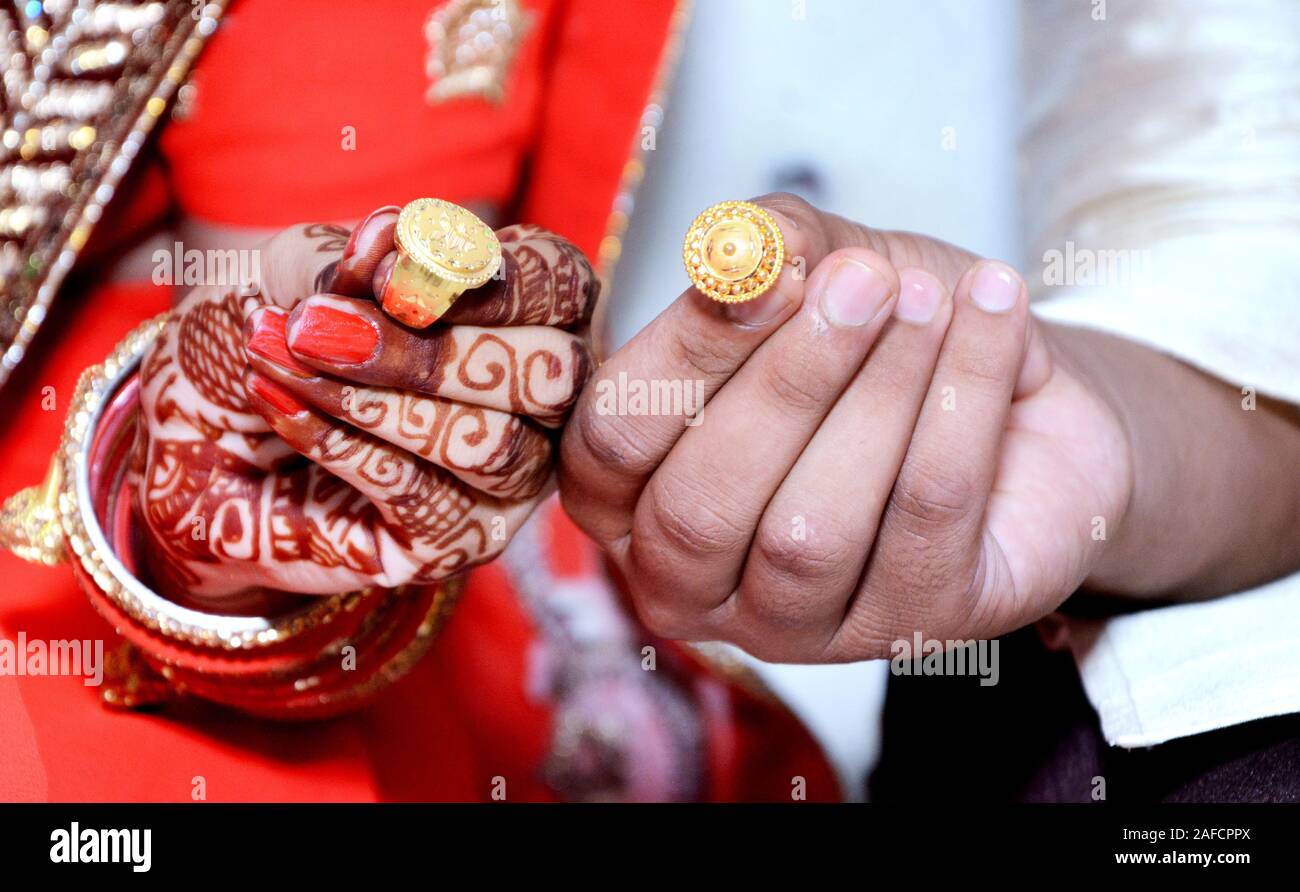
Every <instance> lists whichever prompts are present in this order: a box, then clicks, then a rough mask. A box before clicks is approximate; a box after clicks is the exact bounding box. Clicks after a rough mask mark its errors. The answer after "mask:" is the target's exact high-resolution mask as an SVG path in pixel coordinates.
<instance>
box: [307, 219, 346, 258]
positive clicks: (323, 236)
mask: <svg viewBox="0 0 1300 892" xmlns="http://www.w3.org/2000/svg"><path fill="white" fill-rule="evenodd" d="M302 233H303V235H305V236H307V238H310V239H320V240H321V241H320V243H319V244H317V245H316V252H317V253H318V254H337V253H341V252H342V251H343V249H344V248H346V247H347V244H348V238H350V237H351V235H352V232H351V230H349V229H348V228H347V227H345V226H339V225H338V224H337V223H310V224H308V225H307V226H304V227H303V230H302Z"/></svg>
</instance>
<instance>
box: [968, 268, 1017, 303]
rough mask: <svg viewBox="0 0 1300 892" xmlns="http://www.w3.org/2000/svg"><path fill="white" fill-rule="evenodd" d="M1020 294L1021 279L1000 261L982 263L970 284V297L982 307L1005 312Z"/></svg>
mask: <svg viewBox="0 0 1300 892" xmlns="http://www.w3.org/2000/svg"><path fill="white" fill-rule="evenodd" d="M1019 296H1020V279H1019V277H1017V276H1016V274H1015V273H1013V272H1012V271H1011V270H1010V269H1009V268H1008V267H1006V266H1003V265H1002V264H1000V263H982V264H980V268H979V269H978V270H976V271H975V281H973V282H971V285H970V297H971V300H973V301H975V303H976V305H977V306H979V307H980V309H982V310H984V311H986V312H989V313H1005V312H1006V311H1007V310H1009V309H1011V308H1012V307H1014V306H1015V305H1016V298H1018V297H1019Z"/></svg>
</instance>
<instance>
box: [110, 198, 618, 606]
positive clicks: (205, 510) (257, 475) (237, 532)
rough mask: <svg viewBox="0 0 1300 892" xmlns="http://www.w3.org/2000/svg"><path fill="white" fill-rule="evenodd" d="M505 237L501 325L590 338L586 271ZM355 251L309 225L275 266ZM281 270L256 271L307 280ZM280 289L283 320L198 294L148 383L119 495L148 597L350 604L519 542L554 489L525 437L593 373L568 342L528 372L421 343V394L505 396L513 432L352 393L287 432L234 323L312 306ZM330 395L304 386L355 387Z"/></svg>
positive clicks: (493, 351)
mask: <svg viewBox="0 0 1300 892" xmlns="http://www.w3.org/2000/svg"><path fill="white" fill-rule="evenodd" d="M505 233H506V234H505V236H504V238H505V240H507V241H509V242H510V245H511V248H510V253H509V256H508V263H510V264H512V268H513V274H511V275H508V276H507V279H508V289H509V292H510V293H509V294H508V295H507V297H508V303H510V304H511V305H513V309H508V310H506V312H508V313H509V315H510V316H511V318H512V321H511V323H510V324H516V325H518V324H531V325H550V324H556V323H557V320H560V319H563V320H564V322H563V323H562V324H573V323H574V321H575V320H577V322H578V323H579V324H580V323H582V322H583V321H585V315H586V313H587V312H588V311H589V309H590V306H589V305H590V303H591V300H592V298H593V297H594V293H595V289H596V288H597V287H598V285H597V284H596V280H595V277H594V274H592V272H591V269H590V266H589V265H588V264H587V263H586V260H585V258H583V257H582V256H581V254H580V253H579V252H577V250H576V249H575V248H573V246H571V245H569V244H568V243H567V242H565V241H564V240H562V239H558V238H556V237H554V236H551V235H550V234H548V233H545V232H542V231H540V230H537V229H536V228H535V227H513V228H510V229H509V230H507V231H505ZM349 238H350V233H349V231H348V230H347V229H345V228H344V227H341V226H336V225H333V224H313V225H309V226H304V227H301V228H300V229H297V230H293V231H289V232H286V233H283V234H282V235H281V236H278V237H277V239H276V240H275V241H274V243H273V245H272V248H271V250H275V251H279V250H285V251H298V252H301V251H310V252H311V253H312V254H313V255H317V254H335V255H337V254H340V253H341V252H342V251H343V250H344V249H345V247H346V245H347V243H348V241H349ZM272 259H275V258H272ZM280 259H281V262H280V263H271V262H268V263H267V267H268V268H271V269H277V270H295V269H301V268H302V264H301V263H300V262H294V261H291V260H287V259H284V258H280ZM336 266H337V263H336V261H332V262H331V263H330V264H326V266H325V270H324V271H323V273H322V275H324V276H325V277H326V278H329V277H331V276H332V275H333V270H334V269H335V268H336ZM321 282H322V279H321V278H320V277H318V278H317V280H316V283H317V284H318V285H319V284H320V283H321ZM275 287H276V288H279V289H280V290H283V291H284V292H285V293H284V294H283V295H281V298H280V299H279V300H278V301H275V302H273V300H272V298H270V297H268V296H267V295H265V294H262V293H253V294H240V293H235V292H226V291H221V290H218V289H213V288H203V287H201V288H198V289H196V290H195V291H193V292H191V293H190V294H189V295H187V296H186V298H185V299H184V300H183V301H182V302H181V303H180V305H179V306H178V307H177V309H176V312H175V314H174V315H173V318H172V320H171V321H170V322H169V323H168V325H167V326H165V327H164V330H163V332H162V333H161V335H160V337H159V339H158V341H157V342H156V343H155V344H154V346H153V348H152V349H151V350H150V352H149V353H148V354H146V356H145V357H144V360H143V362H142V364H141V372H140V375H141V405H142V425H141V427H140V429H139V431H138V433H137V449H136V453H135V454H134V455H133V456H132V460H131V463H130V464H129V466H128V475H129V477H128V482H129V483H130V484H131V486H132V487H133V491H134V493H135V495H136V509H137V511H138V512H139V516H140V517H141V519H142V524H143V529H144V530H145V531H146V534H147V536H148V539H149V543H150V548H149V549H147V552H148V557H147V562H148V565H149V567H150V569H151V571H152V572H153V574H154V581H155V584H157V585H158V586H159V587H160V590H163V591H168V592H172V593H174V594H176V595H177V596H178V597H183V596H185V595H187V594H191V593H192V594H196V595H223V594H227V593H230V594H233V593H235V592H238V591H241V590H243V589H247V588H252V587H269V588H283V589H287V590H291V591H307V592H318V593H319V592H326V591H344V590H348V589H351V588H356V587H359V586H361V585H366V584H370V583H373V582H378V583H379V584H399V583H402V582H408V581H415V582H425V581H433V580H438V579H442V578H445V577H446V576H448V575H451V574H454V573H459V572H463V571H464V570H466V569H468V568H470V567H472V566H476V565H478V564H481V563H483V562H485V561H488V560H490V559H492V558H493V557H495V556H496V555H497V554H499V553H500V551H501V550H502V549H503V548H504V546H505V542H506V540H508V538H509V536H508V535H507V536H504V537H503V536H501V535H499V534H497V532H496V529H495V527H496V524H497V521H498V519H502V520H505V521H506V529H507V530H508V531H510V532H512V531H513V530H514V529H517V528H518V525H519V524H521V523H522V521H523V519H524V518H525V517H526V516H527V515H528V513H529V512H530V511H531V510H532V508H533V507H534V504H535V502H534V498H535V496H536V495H537V494H538V493H539V492H541V491H542V490H543V488H544V486H545V484H546V482H547V480H548V478H549V476H550V474H551V473H552V464H551V449H552V446H551V443H550V441H549V439H548V438H547V435H546V434H545V433H544V432H543V431H542V429H541V428H540V427H538V426H537V425H538V424H541V425H555V424H558V423H560V421H562V419H563V417H564V415H565V413H566V412H567V411H568V409H569V407H570V405H571V403H572V401H573V399H574V398H575V397H576V393H577V390H578V385H580V384H581V383H582V381H583V380H584V379H585V377H586V375H587V374H588V371H589V366H590V362H589V360H588V359H587V355H586V352H585V348H584V347H583V346H582V344H581V342H580V341H578V340H576V339H575V338H574V337H573V336H570V335H563V336H562V337H563V339H564V342H565V343H568V342H570V341H571V342H572V347H566V348H564V349H561V348H560V347H558V346H557V347H554V348H551V349H533V350H531V351H526V352H521V351H520V350H519V349H518V348H517V347H516V346H515V344H514V343H512V341H510V340H508V339H507V338H505V337H501V336H500V335H498V334H494V333H492V332H490V331H483V330H480V331H474V329H473V328H470V327H464V328H457V327H454V326H453V327H451V328H447V329H444V330H443V332H442V333H441V336H439V337H437V338H430V339H429V342H428V344H427V346H426V348H425V350H424V354H423V355H421V356H420V357H419V360H420V361H419V362H418V363H417V365H416V367H417V368H419V369H421V372H420V381H419V382H418V383H419V386H421V387H425V388H427V389H428V390H429V391H436V390H437V388H438V387H440V386H441V385H442V384H443V383H444V381H446V380H450V381H452V382H457V383H458V384H459V386H460V387H462V388H463V389H464V390H465V391H467V392H468V393H471V394H472V393H482V392H485V391H493V390H495V389H497V388H499V389H500V390H499V393H498V395H499V396H500V397H501V399H502V401H503V402H504V403H505V404H506V405H507V406H508V407H509V411H508V412H507V411H504V410H503V409H498V408H484V407H483V406H478V405H471V404H469V403H467V402H458V401H456V400H454V399H442V398H438V397H431V396H427V395H425V394H421V393H416V392H411V391H407V390H400V389H388V388H360V389H356V388H354V393H355V398H354V399H352V400H350V401H343V400H340V401H339V404H338V405H333V404H332V403H331V401H330V400H329V399H324V400H322V398H321V396H320V392H315V396H314V397H313V399H312V404H313V405H314V406H323V407H324V408H325V409H326V410H328V411H329V412H331V413H332V414H333V415H334V416H335V418H330V417H328V416H326V415H319V414H317V410H316V409H315V408H312V409H310V410H303V411H299V412H295V411H294V410H293V409H292V405H293V403H292V400H290V401H289V402H288V403H285V404H284V405H285V408H281V409H279V410H278V411H279V414H276V413H275V412H272V410H273V409H275V408H276V407H275V406H270V404H268V403H266V401H265V398H264V397H263V395H262V392H261V391H257V392H256V393H254V392H252V391H250V390H249V389H247V388H248V387H250V386H251V384H250V383H249V382H250V381H251V380H252V379H250V378H248V377H247V376H248V375H249V372H248V354H246V353H245V342H244V338H245V331H244V320H245V318H247V317H248V315H249V313H250V312H252V311H253V310H254V309H256V308H258V307H262V306H267V305H268V304H270V305H273V306H280V307H287V306H288V305H289V302H291V301H293V300H301V299H302V298H303V297H306V296H308V295H306V294H302V295H294V294H293V291H294V288H302V287H310V284H308V285H306V286H303V285H293V283H292V282H290V283H289V284H287V285H284V286H283V287H282V288H281V287H280V286H275ZM498 324H499V323H498ZM407 361H408V362H409V361H410V359H409V358H408V359H407ZM341 377H342V380H341V381H340V380H339V379H337V378H325V377H321V378H315V379H312V381H314V382H319V384H318V385H317V386H319V387H323V388H333V390H332V391H329V392H332V393H337V392H338V391H340V390H341V389H342V388H343V385H344V384H345V383H346V382H347V381H348V375H346V374H344V375H342V376H341ZM304 386H305V385H304ZM487 405H492V403H491V401H488V402H487ZM268 413H269V414H268ZM512 413H513V414H512ZM519 416H527V420H526V419H525V418H523V417H519ZM336 419H338V420H336ZM295 426H296V429H291V428H295ZM362 431H373V432H376V433H374V434H363V433H361V432H362ZM304 432H308V433H309V434H310V435H309V436H305V435H304ZM376 434H378V438H377V437H376ZM386 440H387V441H395V442H397V443H398V444H399V445H397V446H393V445H390V443H389V442H385V441H386Z"/></svg>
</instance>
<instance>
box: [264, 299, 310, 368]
mask: <svg viewBox="0 0 1300 892" xmlns="http://www.w3.org/2000/svg"><path fill="white" fill-rule="evenodd" d="M287 323H288V317H287V316H285V315H283V314H281V313H273V312H271V311H270V310H263V311H262V312H261V313H260V314H259V316H258V319H257V322H256V324H255V325H254V327H253V331H252V334H251V335H250V336H249V338H248V352H250V353H256V354H257V355H258V356H260V357H262V358H263V359H265V360H268V361H270V362H273V363H275V364H276V365H278V366H280V367H281V368H283V369H284V370H285V371H288V372H292V373H293V374H295V375H298V376H299V377H303V378H314V377H316V374H317V372H316V370H315V369H313V368H311V367H310V366H306V365H303V364H302V363H301V362H299V361H298V359H297V357H295V356H294V355H293V354H292V353H290V352H289V345H288V343H287V342H286V341H285V339H284V336H285V334H284V333H285V326H286V324H287Z"/></svg>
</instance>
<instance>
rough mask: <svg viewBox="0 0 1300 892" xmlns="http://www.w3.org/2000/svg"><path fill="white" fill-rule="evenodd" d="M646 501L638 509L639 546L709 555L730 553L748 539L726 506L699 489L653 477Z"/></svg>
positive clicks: (634, 532) (635, 533) (636, 537)
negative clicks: (710, 500) (709, 500)
mask: <svg viewBox="0 0 1300 892" xmlns="http://www.w3.org/2000/svg"><path fill="white" fill-rule="evenodd" d="M643 501H644V503H645V510H638V511H637V517H636V522H635V523H634V524H633V529H632V538H633V541H634V543H636V544H637V545H638V547H639V549H645V547H646V546H648V545H650V544H651V543H655V544H660V545H664V546H667V550H668V551H669V552H670V553H676V554H688V555H696V556H705V557H707V556H714V555H722V554H728V553H730V552H731V551H733V550H735V549H736V548H737V547H739V546H741V545H742V544H743V543H744V542H745V541H746V540H747V539H748V534H747V532H746V531H745V530H743V529H741V528H740V527H739V526H737V525H736V523H734V522H733V521H731V520H730V519H728V517H727V512H726V511H725V510H720V509H719V508H718V507H714V506H711V505H709V504H708V503H707V501H705V500H704V499H703V498H702V497H701V493H700V491H699V490H698V489H694V490H692V489H691V488H690V487H687V486H685V485H683V484H674V483H669V482H663V483H655V482H653V481H652V482H651V485H650V486H648V487H647V488H646V491H645V496H644V498H643ZM638 540H639V541H638ZM653 551H654V552H655V553H658V552H659V551H660V549H658V548H655V549H653Z"/></svg>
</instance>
